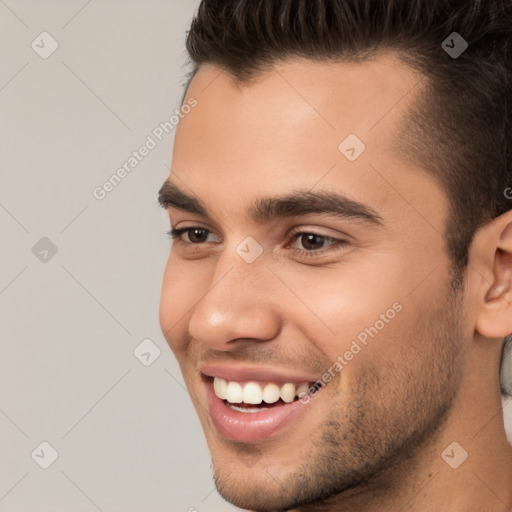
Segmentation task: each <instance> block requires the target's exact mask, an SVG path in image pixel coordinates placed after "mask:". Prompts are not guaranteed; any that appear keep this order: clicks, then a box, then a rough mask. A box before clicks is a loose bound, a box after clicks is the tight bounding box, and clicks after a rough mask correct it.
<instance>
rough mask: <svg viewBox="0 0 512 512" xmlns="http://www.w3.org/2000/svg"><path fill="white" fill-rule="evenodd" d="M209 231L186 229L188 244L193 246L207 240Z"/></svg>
mask: <svg viewBox="0 0 512 512" xmlns="http://www.w3.org/2000/svg"><path fill="white" fill-rule="evenodd" d="M208 233H209V231H208V230H207V229H202V228H191V229H187V231H186V234H187V238H188V240H189V242H191V243H193V244H201V243H203V242H205V241H206V239H207V238H208Z"/></svg>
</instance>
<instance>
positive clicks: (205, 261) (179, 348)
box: [160, 56, 472, 510]
mask: <svg viewBox="0 0 512 512" xmlns="http://www.w3.org/2000/svg"><path fill="white" fill-rule="evenodd" d="M419 80H420V77H419V76H418V75H416V74H414V73H413V72H412V71H411V70H410V69H409V68H407V67H405V66H404V65H402V64H400V63H399V61H398V60H397V59H396V58H394V57H393V56H383V57H379V58H378V59H376V60H374V61H368V62H365V63H361V64H350V63H338V64H320V63H311V62H308V61H297V62H294V63H283V64H280V65H279V66H277V67H276V68H275V69H273V70H269V71H267V72H265V73H263V74H261V75H259V76H258V77H257V79H256V80H255V81H254V82H251V83H249V84H240V83H237V82H236V81H234V80H233V79H231V78H230V77H229V76H228V75H227V74H225V73H223V72H220V71H219V69H217V68H215V67H213V66H205V67H203V68H201V69H200V70H199V72H198V74H197V75H196V77H195V78H194V79H193V81H192V84H191V86H190V88H189V91H188V96H189V97H193V98H195V99H196V100H197V106H195V107H194V108H193V109H192V111H191V112H190V113H189V114H188V115H187V116H186V117H185V118H184V119H183V120H182V121H181V122H180V125H179V128H178V131H177V135H176V140H175V146H174V156H173V162H172V171H171V175H170V177H169V182H170V183H172V184H173V185H174V186H175V187H178V188H179V189H180V190H181V191H182V192H184V193H185V194H187V195H188V196H192V197H193V198H195V199H197V200H198V201H199V202H200V205H201V206H202V209H200V208H197V206H198V205H197V204H195V203H194V202H192V201H190V200H187V201H185V200H184V199H183V197H179V194H176V193H175V192H172V191H171V190H170V187H166V188H165V189H164V190H165V193H164V194H163V196H162V197H163V198H164V200H165V199H168V204H169V205H171V204H174V206H169V208H168V212H169V216H170V220H171V224H172V227H173V228H175V229H178V230H179V229H185V228H189V231H188V232H183V233H182V234H181V236H180V237H179V238H176V239H175V240H174V242H173V245H172V249H171V252H170V256H169V261H168V265H167V268H166V271H165V275H164V280H163V289H162V297H161V308H160V320H161V326H162V330H163V332H164V334H165V336H166V339H167V341H168V343H169V345H170V347H171V348H172V350H173V352H174V354H175V355H176V357H177V360H178V362H179V364H180V367H181V370H182V372H183V376H184V379H185V382H186V384H187V387H188V390H189V393H190V395H191V397H192V399H193V401H194V405H195V407H196V410H197V413H198V415H199V418H200V421H201V423H202V426H203V428H204V432H205V435H206V439H207V442H208V445H209V448H210V451H211V454H212V458H213V466H214V473H215V479H216V483H217V486H218V488H219V491H220V492H221V494H222V495H223V496H224V497H225V498H226V499H228V500H229V501H232V502H233V503H235V504H236V505H238V506H240V507H245V508H251V509H253V510H275V509H279V508H282V509H284V508H292V507H294V506H298V505H300V504H302V503H306V502H312V501H315V500H318V499H325V498H326V497H328V496H332V495H334V494H336V493H339V492H341V491H343V490H345V489H350V488H355V487H357V486H358V485H360V484H361V482H363V481H369V480H371V479H372V478H373V479H377V478H381V477H382V475H381V474H382V472H383V470H384V468H386V467H389V465H390V464H398V462H399V461H400V460H401V459H402V458H405V457H410V456H411V454H412V453H414V450H415V449H416V448H417V447H418V446H419V444H420V440H425V439H427V438H428V436H429V434H432V433H433V432H435V431H436V429H437V428H438V427H439V425H440V424H441V423H442V421H443V420H444V419H445V416H446V413H447V411H449V408H450V404H451V401H452V399H453V397H454V395H455V393H456V391H457V388H458V386H459V383H460V381H461V378H462V375H461V370H460V368H461V356H460V353H461V347H462V345H463V343H465V340H468V339H470V337H471V335H472V326H471V325H467V326H464V325H465V322H463V321H462V319H461V318H460V317H461V313H460V307H459V306H460V304H459V301H458V300H455V299H454V297H453V295H452V293H451V291H450V278H449V267H450V262H449V259H448V257H447V255H446V252H445V249H444V245H443V244H444V238H443V236H444V235H443V233H444V221H445V218H446V215H447V211H448V204H447V200H446V197H445V195H444V194H443V192H442V190H441V189H440V188H439V187H438V186H437V185H436V183H435V182H434V180H433V179H432V178H431V177H430V176H429V175H428V174H427V173H425V172H424V171H422V170H421V169H418V168H414V167H412V166H411V165H407V164H405V163H404V161H405V159H401V158H400V155H399V154H398V153H397V151H396V150H394V149H393V147H396V142H397V137H399V127H400V126H401V124H400V123H401V120H402V119H403V116H404V115H405V114H406V113H407V111H408V109H409V108H410V106H411V102H413V101H414V99H415V97H416V94H417V92H418V91H419V90H420V89H421V87H422V84H421V83H418V81H419ZM415 86H416V87H415ZM413 88H414V89H413ZM350 134H354V135H355V136H356V137H357V139H359V140H360V141H362V143H364V145H365V146H366V148H365V149H364V150H363V151H362V149H363V146H362V145H361V142H358V140H357V139H356V138H354V136H350ZM349 136H350V137H349ZM347 137H349V138H348V139H347ZM345 139H347V140H346V141H345ZM343 141H345V142H343ZM340 144H341V145H340ZM361 151H362V152H361ZM171 192H172V193H171ZM329 194H337V195H339V196H343V197H340V198H339V200H335V201H331V202H330V203H329V202H328V198H329ZM292 195H293V196H294V197H293V198H290V197H287V196H292ZM274 200H277V201H274ZM215 377H217V379H218V380H217V384H216V387H217V389H218V393H219V394H220V395H221V397H222V396H225V394H223V393H225V387H226V384H224V383H223V382H222V381H221V380H220V379H222V380H224V381H226V382H227V387H228V390H229V391H228V399H229V400H230V401H231V402H233V403H235V405H230V404H229V403H228V400H225V399H224V400H223V399H222V398H219V397H218V396H216V394H215V391H214V384H213V381H214V378H215ZM315 381H321V383H322V387H321V389H320V390H319V391H318V392H315V391H314V390H312V388H311V389H310V393H309V394H308V395H306V396H304V397H303V398H302V399H301V400H298V398H297V397H295V399H293V395H294V393H297V390H299V391H300V390H303V389H304V388H308V389H309V388H310V385H311V384H312V383H313V382H315ZM249 382H251V383H253V384H250V385H249V386H247V388H246V387H245V385H246V384H247V383H249ZM300 384H304V386H303V387H299V386H300ZM306 384H307V385H306ZM255 386H256V387H255ZM281 388H283V389H282V397H281V398H280V399H279V400H278V401H277V402H274V403H273V404H272V405H270V404H267V403H266V402H265V401H263V402H262V403H261V404H253V405H250V404H241V403H240V402H241V400H242V399H244V398H245V399H246V401H254V402H259V401H261V399H262V394H263V397H264V398H265V397H266V398H267V399H268V401H269V402H271V401H273V400H275V399H276V396H275V395H274V396H273V393H276V390H281ZM240 390H242V391H240ZM290 400H294V401H292V402H290V403H288V402H289V401H290ZM236 403H238V404H239V405H236Z"/></svg>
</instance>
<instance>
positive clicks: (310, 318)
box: [289, 255, 412, 360]
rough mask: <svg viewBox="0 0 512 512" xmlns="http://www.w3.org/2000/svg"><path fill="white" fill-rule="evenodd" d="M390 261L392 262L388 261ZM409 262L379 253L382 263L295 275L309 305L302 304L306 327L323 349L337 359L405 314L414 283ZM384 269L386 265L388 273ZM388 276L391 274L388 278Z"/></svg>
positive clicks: (300, 313)
mask: <svg viewBox="0 0 512 512" xmlns="http://www.w3.org/2000/svg"><path fill="white" fill-rule="evenodd" d="M386 259H388V260H389V261H386ZM404 265H405V263H403V262H402V263H400V262H399V261H397V260H396V257H393V256H389V258H386V256H384V255H379V262H376V261H369V262H368V263H366V262H362V261H360V262H359V264H358V265H356V266H354V265H349V264H347V265H346V266H341V265H340V266H338V267H337V268H336V269H332V271H329V272H325V273H323V274H322V273H319V272H318V270H317V271H316V272H315V273H313V271H312V273H311V278H308V277H307V276H305V275H304V270H302V271H301V273H302V275H301V277H299V276H295V278H292V277H291V276H290V277H289V282H294V283H297V284H296V285H295V286H294V291H295V293H296V294H297V296H298V297H299V298H300V299H302V301H303V304H298V305H297V307H296V312H295V315H296V318H298V319H299V320H298V321H299V322H300V324H301V326H302V330H303V331H304V332H306V333H307V336H308V338H309V339H311V340H319V341H318V343H321V344H322V345H323V346H322V347H321V348H322V351H323V352H324V353H326V354H327V355H329V357H330V359H333V360H335V359H336V357H337V356H338V355H339V354H343V352H344V351H345V350H348V349H349V348H350V345H351V343H352V341H353V340H356V339H359V340H360V341H361V342H363V343H364V340H365V339H366V338H369V334H368V333H367V330H371V332H372V333H375V329H376V330H377V331H379V332H380V331H387V330H389V326H390V325H391V324H394V323H397V322H398V321H399V320H397V319H399V318H400V316H401V315H403V311H402V310H403V309H404V302H405V300H406V294H407V292H408V291H409V290H410V288H411V287H412V286H411V287H409V286H408V276H407V269H405V271H404ZM382 269H386V270H385V271H384V272H383V270H382ZM383 274H384V275H385V276H386V277H385V278H383V277H382V276H383Z"/></svg>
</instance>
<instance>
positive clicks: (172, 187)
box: [158, 181, 383, 226]
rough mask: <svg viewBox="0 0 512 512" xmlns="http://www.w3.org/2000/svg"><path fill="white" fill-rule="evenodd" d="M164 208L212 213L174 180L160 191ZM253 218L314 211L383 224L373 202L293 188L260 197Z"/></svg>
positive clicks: (264, 219) (260, 219) (250, 212)
mask: <svg viewBox="0 0 512 512" xmlns="http://www.w3.org/2000/svg"><path fill="white" fill-rule="evenodd" d="M158 202H159V204H160V206H162V207H163V208H177V209H178V210H183V211H186V212H189V213H192V214H196V215H200V216H203V217H211V215H210V214H209V211H208V208H207V207H206V205H205V204H204V203H203V202H202V201H201V200H200V199H199V198H197V197H194V196H191V195H189V194H187V193H186V192H185V191H183V190H182V189H180V188H179V187H178V186H177V185H176V184H175V183H172V182H171V181H166V182H165V183H164V184H163V186H162V188H161V189H160V191H159V192H158ZM247 213H248V216H249V218H250V219H251V220H253V221H254V222H259V223H264V222H269V221H271V220H273V219H276V218H281V217H295V216H299V215H306V214H311V213H319V214H328V215H335V216H337V217H341V218H345V219H347V218H348V219H356V220H360V221H364V222H366V223H368V224H373V225H377V226H380V225H382V224H383V222H382V217H381V216H380V215H379V214H378V213H377V212H376V211H375V210H374V209H373V208H371V207H370V206H368V205H366V204H363V203H360V202H358V201H354V200H353V199H350V198H348V197H347V196H345V195H343V194H341V193H338V192H328V191H324V190H319V191H317V192H312V191H310V190H294V191H293V192H291V193H290V194H286V195H282V196H272V197H261V198H258V199H256V200H255V201H254V203H253V204H252V205H251V206H250V207H249V208H248V210H247Z"/></svg>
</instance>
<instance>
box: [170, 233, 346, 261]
mask: <svg viewBox="0 0 512 512" xmlns="http://www.w3.org/2000/svg"><path fill="white" fill-rule="evenodd" d="M194 229H199V230H201V231H205V232H207V233H211V231H210V230H209V229H206V228H202V227H200V226H190V227H187V228H180V229H175V228H173V229H171V230H170V231H168V232H167V236H168V237H169V238H170V239H172V240H176V239H178V238H179V237H180V236H181V235H183V234H184V233H187V232H190V231H193V230H194ZM303 235H315V236H318V237H320V238H323V239H325V240H329V241H330V242H331V244H330V245H329V246H327V247H328V248H327V249H325V248H321V249H315V250H307V249H296V248H293V249H292V250H293V251H294V252H296V253H300V254H301V255H302V256H304V257H306V258H312V257H315V256H319V255H323V254H325V253H327V252H330V251H333V250H336V249H340V248H342V247H344V246H346V245H348V242H347V241H346V240H343V239H339V238H334V237H332V236H327V235H322V234H320V233H314V232H312V231H299V230H297V231H292V232H291V233H290V235H289V236H290V238H291V239H292V242H294V241H295V240H297V239H298V238H300V237H301V236H303ZM181 242H183V243H185V244H190V245H202V244H203V243H205V242H198V243H194V242H184V241H181Z"/></svg>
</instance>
